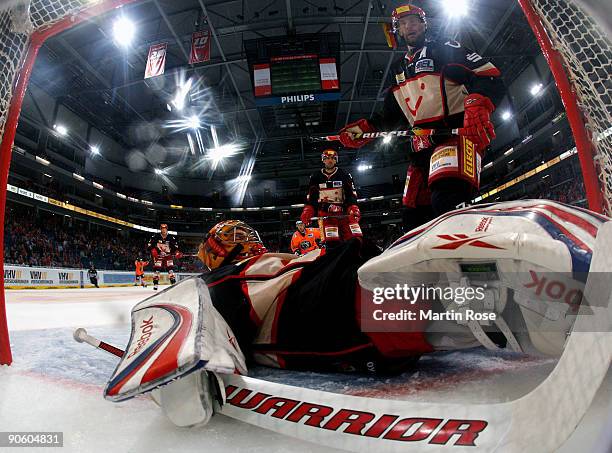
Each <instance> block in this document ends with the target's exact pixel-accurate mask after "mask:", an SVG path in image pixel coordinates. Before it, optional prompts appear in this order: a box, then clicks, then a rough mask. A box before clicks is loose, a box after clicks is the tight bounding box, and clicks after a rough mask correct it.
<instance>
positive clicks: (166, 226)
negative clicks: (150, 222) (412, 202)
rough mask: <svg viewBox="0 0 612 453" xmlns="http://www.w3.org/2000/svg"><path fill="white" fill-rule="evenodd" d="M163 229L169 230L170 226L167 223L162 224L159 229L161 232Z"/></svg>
mask: <svg viewBox="0 0 612 453" xmlns="http://www.w3.org/2000/svg"><path fill="white" fill-rule="evenodd" d="M162 228H165V229H168V224H167V223H161V224H160V225H159V229H160V230H161V229H162Z"/></svg>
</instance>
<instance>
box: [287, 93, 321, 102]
mask: <svg viewBox="0 0 612 453" xmlns="http://www.w3.org/2000/svg"><path fill="white" fill-rule="evenodd" d="M314 100H315V95H314V94H297V95H295V96H281V104H291V103H292V102H313V101H314Z"/></svg>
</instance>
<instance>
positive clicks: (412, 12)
mask: <svg viewBox="0 0 612 453" xmlns="http://www.w3.org/2000/svg"><path fill="white" fill-rule="evenodd" d="M406 16H419V19H421V22H423V23H424V24H425V25H427V17H426V15H425V11H424V10H423V9H421V8H419V7H418V6H414V5H408V4H407V5H402V6H398V7H397V8H395V9H394V10H393V12H392V13H391V23H392V25H393V27H392V29H391V30H392V32H393V33H397V31H398V29H399V20H400V18H402V17H406Z"/></svg>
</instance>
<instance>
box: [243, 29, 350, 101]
mask: <svg viewBox="0 0 612 453" xmlns="http://www.w3.org/2000/svg"><path fill="white" fill-rule="evenodd" d="M244 45H245V50H246V54H247V61H248V64H249V71H250V73H251V79H252V83H253V93H254V95H255V103H256V105H257V106H258V107H265V106H273V105H284V104H296V103H316V102H330V101H338V100H339V99H340V95H341V94H340V70H339V65H338V61H339V56H340V35H339V34H338V33H320V34H316V35H315V34H303V35H296V36H291V37H287V36H283V37H273V38H262V39H253V40H248V41H245V42H244Z"/></svg>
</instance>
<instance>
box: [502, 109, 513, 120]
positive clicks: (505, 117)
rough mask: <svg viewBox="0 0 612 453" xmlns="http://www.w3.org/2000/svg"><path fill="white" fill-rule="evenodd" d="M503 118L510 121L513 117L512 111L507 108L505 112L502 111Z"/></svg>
mask: <svg viewBox="0 0 612 453" xmlns="http://www.w3.org/2000/svg"><path fill="white" fill-rule="evenodd" d="M501 118H502V120H504V121H508V120H509V119H510V118H512V113H511V112H510V110H506V111H504V113H502V116H501Z"/></svg>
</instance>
